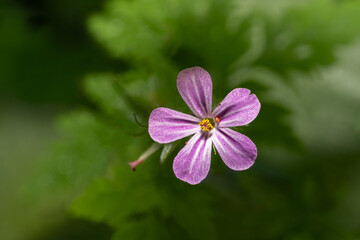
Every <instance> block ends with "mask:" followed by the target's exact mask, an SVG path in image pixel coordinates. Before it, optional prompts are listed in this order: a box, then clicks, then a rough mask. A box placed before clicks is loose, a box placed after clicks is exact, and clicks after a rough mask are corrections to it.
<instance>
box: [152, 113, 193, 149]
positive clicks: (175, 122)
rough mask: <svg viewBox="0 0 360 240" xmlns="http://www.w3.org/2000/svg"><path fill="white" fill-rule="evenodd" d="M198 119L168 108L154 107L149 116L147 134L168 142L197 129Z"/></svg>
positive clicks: (155, 139)
mask: <svg viewBox="0 0 360 240" xmlns="http://www.w3.org/2000/svg"><path fill="white" fill-rule="evenodd" d="M199 122H200V119H198V118H196V117H194V116H191V115H188V114H185V113H181V112H178V111H175V110H172V109H169V108H163V107H161V108H156V109H155V110H153V111H152V112H151V114H150V117H149V134H150V136H151V138H152V139H153V140H154V141H156V142H159V143H169V142H173V141H176V140H178V139H181V138H184V137H187V136H190V135H192V134H194V133H196V132H198V131H200V127H199Z"/></svg>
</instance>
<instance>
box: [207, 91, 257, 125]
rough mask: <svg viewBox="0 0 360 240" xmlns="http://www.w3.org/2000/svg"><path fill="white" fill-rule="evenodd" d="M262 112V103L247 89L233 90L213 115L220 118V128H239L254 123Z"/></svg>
mask: <svg viewBox="0 0 360 240" xmlns="http://www.w3.org/2000/svg"><path fill="white" fill-rule="evenodd" d="M259 111H260V102H259V99H258V98H257V97H256V95H255V94H251V95H250V90H249V89H246V88H236V89H234V90H232V91H231V92H230V93H229V94H228V95H227V96H226V97H225V99H224V100H223V101H222V102H221V103H220V104H219V106H217V107H216V108H215V110H214V111H213V113H212V115H213V116H214V117H218V118H220V122H219V125H218V127H219V128H221V127H237V126H243V125H246V124H249V123H250V122H252V121H253V120H254V119H255V118H256V116H257V115H258V114H259Z"/></svg>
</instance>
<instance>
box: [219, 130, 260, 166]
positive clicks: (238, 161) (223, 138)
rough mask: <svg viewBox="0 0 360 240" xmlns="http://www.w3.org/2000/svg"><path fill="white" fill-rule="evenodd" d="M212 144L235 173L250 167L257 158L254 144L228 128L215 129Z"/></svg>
mask: <svg viewBox="0 0 360 240" xmlns="http://www.w3.org/2000/svg"><path fill="white" fill-rule="evenodd" d="M213 142H214V145H215V147H216V150H217V151H218V152H219V154H220V157H221V158H222V160H223V161H224V162H225V164H226V165H227V166H228V167H229V168H231V169H233V170H237V171H241V170H245V169H248V168H249V167H251V166H252V165H253V164H254V162H255V159H256V157H257V149H256V146H255V144H254V143H253V142H252V141H251V140H250V138H248V137H247V136H245V135H243V134H241V133H238V132H236V131H234V130H231V129H230V128H220V129H216V130H215V132H214V137H213Z"/></svg>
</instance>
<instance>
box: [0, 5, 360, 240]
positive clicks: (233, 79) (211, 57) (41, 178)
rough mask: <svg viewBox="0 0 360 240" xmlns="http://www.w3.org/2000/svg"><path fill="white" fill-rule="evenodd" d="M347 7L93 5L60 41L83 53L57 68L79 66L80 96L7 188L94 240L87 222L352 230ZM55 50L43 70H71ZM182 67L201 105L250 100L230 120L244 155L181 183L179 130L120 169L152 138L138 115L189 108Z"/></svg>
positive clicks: (257, 231) (136, 232)
mask: <svg viewBox="0 0 360 240" xmlns="http://www.w3.org/2000/svg"><path fill="white" fill-rule="evenodd" d="M63 4H65V5H66V4H69V5H71V6H72V5H73V3H70V2H64V3H63ZM74 4H75V3H74ZM94 4H95V3H94ZM65 5H64V6H65ZM64 6H61V7H60V6H58V5H56V4H55V3H54V7H53V9H54V11H55V10H56V9H57V8H59V9H64V8H65V7H64ZM91 6H92V5H91V4H90V3H89V7H90V8H91ZM74 12H77V8H76V5H74ZM74 12H73V13H71V12H69V13H68V15H65V14H64V13H63V12H62V13H61V14H60V13H59V16H72V17H75V15H76V14H74ZM55 13H56V12H54V13H52V14H49V16H52V17H53V16H57V15H56V14H55ZM359 13H360V2H359V1H330V0H316V1H285V0H277V1H271V2H270V1H260V0H256V1H251V0H232V1H226V2H225V1H220V0H210V1H209V0H199V1H190V0H170V1H168V0H132V1H130V0H108V1H106V2H104V3H103V6H102V10H101V11H98V12H97V13H94V14H91V15H90V16H89V17H88V21H87V27H88V29H89V31H90V33H91V34H92V36H93V37H94V38H95V41H96V42H97V44H98V45H96V44H95V43H94V42H91V41H90V42H87V41H85V42H87V44H88V45H83V44H82V43H83V42H84V40H81V41H79V43H78V44H76V45H74V51H75V50H76V51H84V52H86V54H81V55H76V56H78V57H79V56H81V57H79V58H81V61H86V62H88V61H87V59H93V60H94V62H91V61H89V65H86V66H85V65H82V67H83V68H80V69H76V71H75V70H74V72H72V73H71V76H79V75H81V74H85V73H86V77H85V79H84V82H83V84H82V86H81V87H82V89H83V93H84V94H85V95H86V96H87V101H89V102H87V105H86V107H85V109H84V108H83V109H78V110H74V111H73V112H71V113H67V114H63V115H62V116H61V117H59V119H58V129H59V132H60V134H61V136H60V138H59V139H58V140H57V141H56V142H55V143H54V145H53V147H52V151H51V153H49V156H47V158H48V159H49V161H44V162H46V164H44V166H42V167H41V169H39V170H38V171H36V173H34V175H36V177H34V178H33V179H32V180H31V181H32V184H31V187H28V186H27V187H26V188H27V189H26V190H23V191H22V193H21V194H23V196H27V198H32V197H29V196H33V195H35V196H36V197H34V199H35V200H33V201H35V202H38V203H39V202H40V204H43V202H42V201H47V202H51V203H52V204H50V205H51V207H50V208H52V209H54V208H56V207H59V206H64V205H65V206H66V207H67V208H69V213H68V214H70V215H71V216H73V217H75V218H81V219H84V220H88V221H90V222H95V223H99V224H100V225H96V226H98V227H99V231H98V232H101V233H102V235H101V236H102V237H99V239H106V238H108V237H109V235H110V234H109V231H108V230H106V229H105V230H104V228H103V225H101V224H106V225H107V226H109V227H110V228H111V229H112V231H113V234H112V239H184V238H185V239H290V240H297V239H358V238H359V237H360V231H359V229H360V221H359V216H360V207H359V206H358V204H357V200H360V192H359V189H358V188H357V184H359V183H360V179H359V177H358V171H357V169H359V167H360V166H359V160H360V157H359V156H360V149H359V144H360V130H359V129H360V128H359V126H360V124H359V123H360V111H359V106H360V97H359V96H360V82H359V80H358V76H359V74H360V71H359V69H358V64H359V63H360V59H359V57H358V56H360V55H359V54H360V43H359V41H358V40H357V39H358V38H359V35H360V33H359V31H358V29H360V15H359ZM62 14H64V15H62ZM84 15H86V14H85V13H84ZM9 16H13V15H12V14H9ZM69 19H72V18H71V17H69ZM19 27H20V25H19ZM80 29H82V28H81V27H80ZM19 31H21V32H23V31H22V30H19ZM64 31H67V28H64ZM82 31H84V30H82ZM60 32H61V31H60ZM25 38H26V39H29V37H28V36H26V37H25ZM30 39H31V38H30ZM41 39H43V38H41ZM72 39H73V38H70V37H69V41H68V44H74V42H73V41H72ZM2 41H4V40H2ZM33 41H34V42H37V40H35V39H34V40H33ZM65 42H66V41H65ZM38 44H39V46H37V45H33V46H31V47H29V49H28V50H29V51H33V52H34V53H37V52H38V50H39V47H40V46H43V44H41V43H38ZM62 44H63V43H62ZM1 46H4V44H1V42H0V47H1ZM49 46H53V45H52V44H50V43H49ZM94 46H102V47H103V48H104V51H106V53H101V54H100V53H99V52H98V51H100V50H99V49H97V48H96V50H94V49H95V48H94ZM14 48H16V46H15V45H14ZM88 49H91V51H90V50H89V51H88ZM59 51H60V52H61V50H59ZM100 52H101V51H100ZM72 54H73V53H72ZM97 54H99V55H97ZM10 55H12V54H10ZM30 55H31V54H28V56H30ZM45 56H47V54H44V57H45ZM69 56H73V55H67V54H63V55H62V57H61V58H60V59H59V61H62V62H60V64H59V65H57V64H56V65H55V64H52V63H48V64H50V65H51V67H54V68H56V70H54V69H51V68H50V69H49V68H48V67H46V66H42V68H43V67H44V68H46V69H48V71H49V73H47V72H45V73H44V75H45V76H47V77H49V74H50V76H54V77H50V78H51V79H57V78H64V79H69V78H68V76H66V74H70V72H69V71H66V70H65V71H64V70H61V71H57V70H58V67H59V66H61V68H62V67H64V66H65V67H66V66H68V67H69V68H71V69H73V68H74V67H75V68H76V65H73V64H72V63H71V61H70V62H69V60H73V59H71V58H70V59H69ZM74 56H75V54H74ZM99 56H101V57H99ZM37 59H42V60H41V61H44V62H46V60H44V59H43V58H41V55H40V57H39V58H37ZM74 61H75V60H74ZM76 61H79V59H77V60H76ZM8 64H9V66H12V67H14V66H15V64H14V63H11V62H9V63H8ZM67 64H69V65H67ZM92 64H93V65H92ZM195 65H196V66H201V67H203V68H205V69H206V70H207V71H208V72H209V73H210V75H211V76H212V79H213V85H214V90H213V91H214V93H213V94H214V96H213V99H214V105H215V104H217V103H218V102H220V101H221V100H222V99H223V98H224V97H225V96H226V94H227V93H228V92H229V91H231V90H232V89H233V88H236V87H246V88H249V89H251V90H252V92H253V93H255V94H256V95H257V96H258V98H259V99H260V102H261V104H262V109H261V111H260V114H259V116H258V117H257V119H256V120H255V121H254V122H253V123H251V124H250V125H249V126H244V127H241V128H238V129H237V130H239V131H240V132H243V133H244V134H246V135H247V136H249V137H250V138H251V139H252V140H253V141H254V142H255V144H256V145H257V148H258V152H259V156H258V158H257V161H256V163H255V165H254V166H253V167H252V168H251V169H249V170H247V171H245V172H234V171H231V170H229V169H227V168H226V166H225V165H224V164H223V163H222V160H221V159H220V157H219V156H218V155H213V156H212V166H211V171H210V174H209V176H208V177H207V178H206V179H205V180H204V182H203V183H201V184H200V185H197V186H191V185H188V184H186V183H184V182H181V181H180V180H178V179H177V178H176V177H175V176H174V174H173V172H172V159H173V158H174V157H175V156H176V153H177V152H178V150H180V149H181V147H182V146H183V145H184V142H185V141H186V139H184V140H180V141H178V142H177V144H176V149H175V150H174V151H172V152H170V153H169V157H167V160H166V161H165V162H164V163H163V164H160V158H161V153H160V151H159V152H157V153H155V154H154V155H153V156H151V157H149V158H148V159H147V160H146V161H145V163H143V164H141V165H139V166H138V168H137V169H136V172H132V171H131V169H130V167H129V166H128V165H127V162H129V161H133V160H136V159H137V158H138V157H139V156H140V155H141V153H142V152H144V151H145V150H146V149H147V148H148V147H149V146H150V145H151V144H152V142H151V139H150V137H149V136H148V134H147V129H146V125H147V121H148V116H149V114H150V112H151V111H152V110H153V109H154V108H156V107H159V106H164V107H169V108H172V109H175V110H178V111H182V112H187V113H189V111H190V110H189V109H187V106H186V104H185V103H184V102H183V101H182V99H181V97H180V95H179V94H178V92H177V89H176V76H177V74H178V72H179V71H181V70H182V69H184V68H187V67H192V66H195ZM42 68H41V69H42ZM36 71H40V70H39V69H37V70H36ZM9 72H11V71H9ZM57 73H59V75H57ZM35 75H36V74H35ZM35 75H34V76H35ZM55 75H56V76H55ZM21 76H23V73H22V74H21ZM36 76H37V75H36ZM40 78H41V77H40ZM41 79H43V78H41ZM30 83H31V84H32V82H29V84H30ZM16 84H18V83H16ZM71 84H73V83H71ZM56 89H58V88H56ZM72 89H74V88H72ZM75 90H76V88H75ZM49 93H51V91H50V92H48V91H46V93H44V94H49ZM69 94H72V96H74V93H69ZM134 114H135V116H136V119H137V120H135V118H134ZM137 121H138V122H139V123H140V124H139V123H137ZM142 125H144V126H145V127H144V126H142ZM34 179H35V180H34ZM49 194H50V195H49ZM39 199H40V200H39ZM59 199H60V200H59ZM32 204H34V202H30V203H29V206H32ZM65 221H68V220H65ZM69 221H70V220H69ZM71 221H73V220H71ZM90 222H88V223H87V224H89V228H91V229H93V227H92V224H93V223H90ZM60 226H61V225H60ZM89 232H91V231H89ZM52 234H55V235H56V234H58V233H57V231H53V232H51V231H50V232H49V233H47V234H45V235H44V237H41V239H50V238H51V236H52ZM83 234H84V235H82V236H83V237H84V236H85V238H86V236H87V235H86V230H84V233H83ZM74 239H76V238H74Z"/></svg>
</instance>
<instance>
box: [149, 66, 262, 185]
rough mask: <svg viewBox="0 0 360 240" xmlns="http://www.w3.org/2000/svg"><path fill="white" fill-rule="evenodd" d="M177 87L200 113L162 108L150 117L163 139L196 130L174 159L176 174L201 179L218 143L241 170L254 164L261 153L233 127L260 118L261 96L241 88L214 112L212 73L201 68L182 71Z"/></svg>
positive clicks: (231, 164) (157, 138)
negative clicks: (258, 96)
mask: <svg viewBox="0 0 360 240" xmlns="http://www.w3.org/2000/svg"><path fill="white" fill-rule="evenodd" d="M177 88H178V91H179V93H180V95H181V97H182V98H183V99H184V101H185V103H186V104H187V105H188V106H189V108H190V109H191V111H192V112H193V114H194V115H195V116H191V115H188V114H185V113H181V112H178V111H175V110H172V109H169V108H164V107H160V108H156V109H155V110H153V111H152V112H151V114H150V118H149V134H150V136H151V138H152V139H153V140H154V141H156V142H158V143H170V142H173V141H176V140H178V139H181V138H184V137H187V136H190V135H193V136H192V137H191V139H190V140H189V141H188V142H187V143H186V145H185V146H184V147H183V149H181V150H180V152H179V153H178V154H177V156H176V157H175V159H174V162H173V170H174V173H175V175H176V177H177V178H179V179H181V180H183V181H185V182H188V183H190V184H198V183H200V182H201V181H202V180H203V179H204V178H205V177H206V176H207V174H208V173H209V170H210V163H211V149H212V145H213V144H214V146H215V148H216V149H217V151H218V153H219V155H220V157H221V158H222V160H223V161H224V163H225V164H226V165H227V166H228V167H229V168H231V169H233V170H237V171H241V170H245V169H248V168H249V167H251V166H252V165H253V164H254V162H255V159H256V157H257V149H256V146H255V144H254V143H253V142H252V141H251V140H250V138H248V137H247V136H245V135H243V134H241V133H238V132H236V131H234V130H232V129H230V128H231V127H237V126H243V125H247V124H249V123H250V122H252V121H253V120H254V119H255V118H256V116H257V115H258V113H259V111H260V102H259V100H258V98H257V97H256V95H255V94H250V90H248V89H246V88H236V89H234V90H232V91H231V92H230V93H229V94H228V95H227V96H226V97H225V99H224V100H223V101H222V102H221V103H220V104H219V105H218V106H217V107H216V108H215V109H214V110H213V111H212V82H211V77H210V75H209V73H208V72H207V71H205V70H204V69H202V68H200V67H193V68H187V69H185V70H183V71H181V72H180V73H179V75H178V77H177Z"/></svg>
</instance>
